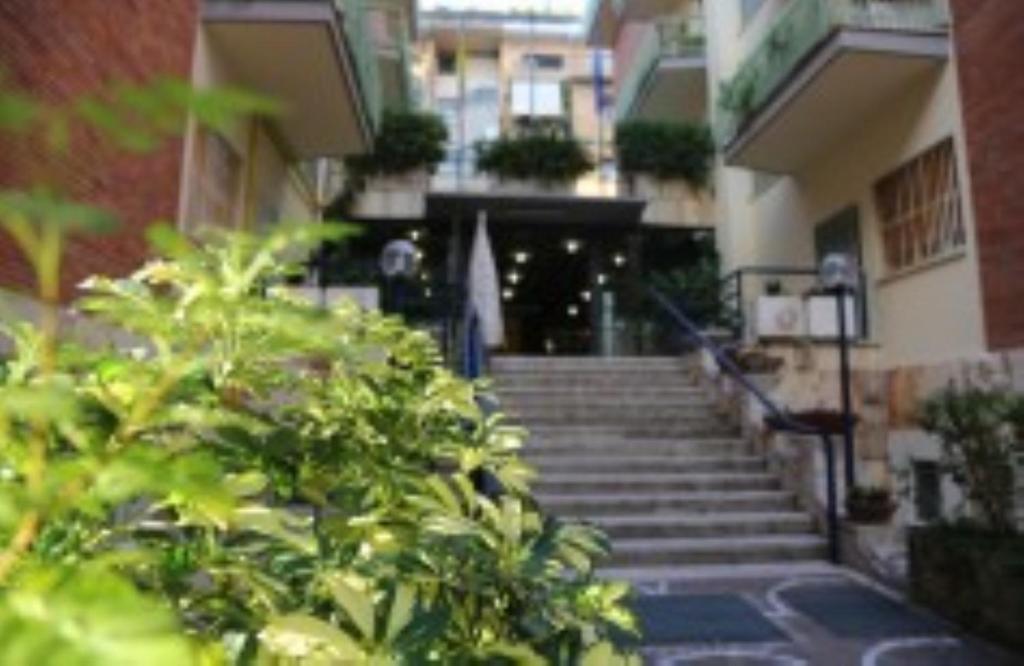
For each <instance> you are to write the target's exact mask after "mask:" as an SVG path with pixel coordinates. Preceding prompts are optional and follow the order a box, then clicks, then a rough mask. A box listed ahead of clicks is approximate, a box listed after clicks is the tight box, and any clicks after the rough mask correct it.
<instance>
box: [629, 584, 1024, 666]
mask: <svg viewBox="0 0 1024 666" xmlns="http://www.w3.org/2000/svg"><path fill="white" fill-rule="evenodd" d="M829 592H833V593H835V594H834V595H833V599H834V605H830V604H829V603H828V598H829V595H828V594H827V593H829ZM640 594H645V595H655V596H664V597H666V598H685V597H687V596H690V597H691V598H693V599H697V600H699V599H700V598H713V597H714V598H723V597H731V598H738V599H743V600H745V601H746V602H747V608H752V609H756V610H757V612H758V613H759V614H760V615H761V617H762V618H763V619H764V621H766V622H768V623H771V624H772V625H773V626H774V627H776V628H777V630H778V632H779V633H778V634H777V635H780V636H783V637H784V640H774V639H772V640H765V641H763V642H750V641H742V642H738V641H732V642H726V641H719V642H715V641H713V640H704V641H701V640H691V641H689V642H685V643H683V644H677V645H672V646H661V647H647V648H644V649H643V651H642V654H643V656H644V660H645V663H647V664H652V665H654V666H678V665H686V666H692V665H697V666H762V665H763V666H1024V655H1015V654H1010V653H1009V652H1006V651H1004V650H1002V649H999V648H996V647H993V646H991V645H989V644H987V643H985V642H982V641H979V640H977V639H974V638H972V637H970V636H965V635H963V634H962V632H960V631H958V630H957V629H956V628H955V627H953V626H951V625H949V624H947V623H946V622H944V621H943V620H941V619H940V618H937V617H935V616H934V615H932V614H930V613H928V612H926V611H924V610H920V609H914V608H911V607H910V606H909V605H908V604H907V603H906V602H905V601H904V600H902V599H901V598H900V597H899V596H898V595H895V594H894V593H892V592H891V591H889V590H886V589H884V588H881V587H880V586H877V585H876V584H874V583H872V582H871V581H868V580H866V579H864V578H863V577H861V576H859V575H856V574H853V573H842V574H835V575H827V576H810V577H802V576H797V577H792V578H766V579H756V580H749V579H747V580H745V579H729V580H723V579H719V580H693V581H686V582H675V583H660V584H659V583H648V584H645V585H644V586H642V588H641V590H640ZM793 599H797V600H804V601H806V600H811V601H812V602H813V603H810V604H805V603H799V604H795V605H797V606H798V607H799V608H794V607H793V605H791V603H790V602H791V601H792V600H793ZM654 607H656V606H654ZM801 610H803V611H805V612H801ZM858 612H864V613H868V614H872V615H873V617H871V618H867V619H865V618H859V617H857V613H858ZM837 618H838V621H837ZM736 621H738V622H742V621H743V619H742V617H740V616H737V617H736ZM837 622H838V623H837ZM670 624H671V622H670ZM830 625H831V627H830ZM837 627H840V628H841V629H842V630H840V631H837ZM740 635H742V633H741V634H740Z"/></svg>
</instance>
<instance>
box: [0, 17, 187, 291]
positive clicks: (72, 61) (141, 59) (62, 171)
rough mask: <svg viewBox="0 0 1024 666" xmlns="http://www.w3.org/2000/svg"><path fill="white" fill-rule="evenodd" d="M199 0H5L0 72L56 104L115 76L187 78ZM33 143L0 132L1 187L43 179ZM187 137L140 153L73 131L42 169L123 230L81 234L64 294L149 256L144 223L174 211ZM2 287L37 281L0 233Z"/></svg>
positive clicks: (143, 79)
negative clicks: (66, 148) (63, 149)
mask: <svg viewBox="0 0 1024 666" xmlns="http://www.w3.org/2000/svg"><path fill="white" fill-rule="evenodd" d="M200 1H201V0H160V1H159V2H157V1H155V0H3V1H2V2H0V71H3V72H4V75H5V80H6V81H7V83H8V84H9V85H11V86H13V87H15V88H17V89H21V90H24V91H27V92H28V93H30V94H31V95H33V96H34V97H36V98H38V99H40V100H42V101H44V102H47V103H51V104H58V105H61V104H67V103H69V102H73V101H74V100H75V99H77V98H79V97H81V96H82V95H83V94H86V93H92V92H97V91H99V90H102V89H103V88H104V87H106V86H109V85H110V84H116V83H123V82H131V83H142V82H146V81H149V80H152V79H153V78H156V77H163V76H174V77H177V78H179V79H187V78H188V77H189V74H190V72H191V66H192V54H193V48H194V42H195V34H196V27H197V22H198V11H199V2H200ZM36 151H37V148H36V147H35V145H34V144H33V143H31V142H27V141H25V140H23V139H18V140H16V139H12V138H10V137H3V136H0V188H6V187H11V186H12V185H15V186H19V185H25V184H27V183H32V182H38V180H39V174H38V173H35V174H33V173H32V172H33V171H37V169H36V168H33V167H31V166H30V164H31V165H35V166H36V167H38V165H39V164H40V160H39V159H38V157H37V154H36ZM181 167H182V145H181V141H180V140H174V141H171V142H169V143H168V144H166V145H164V146H163V147H162V148H161V149H160V150H158V151H156V152H154V153H151V154H146V155H144V156H139V155H125V154H121V153H112V152H111V151H110V150H105V149H103V148H102V146H101V144H100V143H99V141H98V140H97V137H95V136H93V135H91V134H89V133H87V132H76V133H75V135H74V139H73V141H72V150H71V153H70V156H69V157H68V158H67V159H64V160H61V162H60V163H59V164H58V165H57V166H56V167H51V168H48V169H47V170H46V176H45V178H44V180H45V181H46V182H49V183H57V184H58V185H59V186H60V187H61V188H62V189H66V190H67V192H68V194H69V195H70V196H72V197H74V198H76V199H79V200H84V201H89V202H92V203H94V204H96V205H99V206H102V207H103V208H106V209H108V210H110V211H112V212H114V213H116V214H117V215H118V217H119V219H120V221H121V225H120V226H119V228H118V230H117V231H116V232H115V233H114V234H111V235H106V236H102V237H89V238H84V237H83V238H78V239H76V240H75V242H74V243H73V244H72V245H71V247H70V248H69V250H68V253H67V256H66V259H65V274H64V280H63V293H64V296H65V297H68V296H70V295H72V293H73V288H74V285H75V284H77V283H78V282H79V281H81V279H82V278H84V277H86V276H88V275H91V274H94V273H104V274H109V275H120V274H124V273H126V272H129V271H131V270H132V269H134V268H136V267H137V266H138V265H139V264H140V263H141V262H142V261H143V260H144V259H145V256H146V251H147V247H146V242H145V229H146V227H147V226H148V225H149V224H150V223H151V222H152V221H154V220H174V219H175V218H176V217H177V211H178V197H179V180H180V174H181ZM0 287H15V288H21V289H31V288H32V287H33V280H32V278H31V276H30V274H29V272H28V270H27V268H26V265H25V264H24V262H23V260H22V259H21V258H20V256H19V255H18V252H17V251H16V250H15V248H14V247H13V245H12V243H11V240H10V239H9V238H7V237H5V236H0Z"/></svg>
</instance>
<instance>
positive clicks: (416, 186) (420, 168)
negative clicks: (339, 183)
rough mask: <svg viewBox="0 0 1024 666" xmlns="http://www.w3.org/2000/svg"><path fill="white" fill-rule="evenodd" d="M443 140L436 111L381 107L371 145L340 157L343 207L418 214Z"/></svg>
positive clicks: (361, 212)
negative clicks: (343, 179)
mask: <svg viewBox="0 0 1024 666" xmlns="http://www.w3.org/2000/svg"><path fill="white" fill-rule="evenodd" d="M447 140H448V130H447V128H446V127H445V125H444V121H443V120H442V119H441V117H440V116H438V115H437V114H433V113H425V112H419V111H405V110H389V111H386V112H385V113H384V116H383V118H382V119H381V124H380V130H379V131H378V133H377V136H376V138H375V139H374V145H373V150H372V151H371V152H369V153H366V154H364V155H355V156H352V157H349V158H347V159H346V160H345V172H346V176H347V181H346V193H345V196H347V197H348V201H347V203H349V204H350V205H349V206H348V207H349V208H350V209H353V212H354V213H356V214H357V215H361V216H366V217H396V218H403V219H409V218H419V217H422V216H423V213H424V210H423V205H424V204H423V202H424V200H423V195H424V193H425V192H426V190H427V188H428V185H429V179H430V175H431V174H433V173H434V171H435V170H436V169H437V165H438V164H440V163H441V162H442V161H443V160H444V156H445V149H444V146H445V142H446V141H447Z"/></svg>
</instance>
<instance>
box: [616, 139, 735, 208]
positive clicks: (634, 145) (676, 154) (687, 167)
mask: <svg viewBox="0 0 1024 666" xmlns="http://www.w3.org/2000/svg"><path fill="white" fill-rule="evenodd" d="M615 146H616V152H617V158H618V162H619V170H620V172H621V173H622V174H623V176H624V177H625V178H626V182H627V187H628V188H629V190H631V191H632V193H633V194H634V195H636V196H640V197H643V198H646V199H648V202H649V203H648V206H647V209H646V210H645V212H644V221H645V222H648V223H661V224H701V223H706V222H708V221H709V218H710V215H711V213H710V204H711V200H710V197H709V196H708V193H707V191H706V188H707V185H708V181H709V179H710V175H711V162H712V159H713V156H714V152H715V144H714V140H713V138H712V136H711V131H710V129H709V128H708V127H707V126H706V125H700V124H693V123H679V122H662V121H649V120H631V121H626V122H622V123H619V125H618V126H617V127H616V130H615Z"/></svg>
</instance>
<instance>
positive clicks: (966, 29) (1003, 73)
mask: <svg viewBox="0 0 1024 666" xmlns="http://www.w3.org/2000/svg"><path fill="white" fill-rule="evenodd" d="M951 5H952V9H953V13H954V14H953V15H954V30H955V42H956V46H955V48H956V55H957V64H958V68H959V76H960V87H961V95H962V98H963V109H964V123H965V129H966V133H967V152H968V154H967V158H968V164H969V169H970V174H971V181H972V190H973V195H974V208H975V217H976V221H977V241H978V254H979V261H980V267H981V268H980V270H981V286H982V302H983V306H984V312H985V326H986V332H987V336H988V344H989V347H990V348H992V349H1009V348H1014V347H1024V306H1022V304H1024V1H1021V0H953V1H952V3H951Z"/></svg>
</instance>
